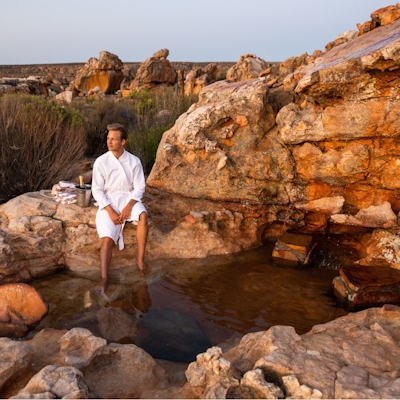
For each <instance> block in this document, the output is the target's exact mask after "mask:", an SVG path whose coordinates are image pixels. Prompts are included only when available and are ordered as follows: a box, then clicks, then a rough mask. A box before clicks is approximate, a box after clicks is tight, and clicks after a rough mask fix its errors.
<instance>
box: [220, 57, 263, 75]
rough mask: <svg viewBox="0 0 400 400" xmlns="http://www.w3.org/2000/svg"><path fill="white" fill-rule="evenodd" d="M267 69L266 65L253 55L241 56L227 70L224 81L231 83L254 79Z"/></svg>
mask: <svg viewBox="0 0 400 400" xmlns="http://www.w3.org/2000/svg"><path fill="white" fill-rule="evenodd" d="M267 67H268V65H267V63H266V62H265V61H264V60H263V59H262V58H260V57H257V56H256V55H255V54H243V55H242V56H241V57H240V59H239V61H238V62H237V64H236V65H234V66H233V67H231V68H229V69H228V72H227V73H226V79H228V80H229V81H233V82H238V81H246V80H249V79H255V78H258V77H259V75H260V73H261V72H262V71H264V70H265V69H266V68H267Z"/></svg>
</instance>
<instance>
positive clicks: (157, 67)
mask: <svg viewBox="0 0 400 400" xmlns="http://www.w3.org/2000/svg"><path fill="white" fill-rule="evenodd" d="M168 54H169V51H168V50H167V49H162V50H159V51H157V52H156V53H154V54H153V56H152V57H150V58H147V59H146V60H145V61H144V62H143V63H142V64H141V65H140V67H139V69H138V71H137V73H136V76H135V78H134V79H133V80H132V82H131V83H130V85H129V90H130V91H137V90H141V89H146V88H147V89H153V88H156V87H158V86H160V85H161V86H162V87H165V86H171V85H174V84H175V82H176V71H175V68H174V67H173V66H172V64H171V63H170V62H169V60H167V57H168Z"/></svg>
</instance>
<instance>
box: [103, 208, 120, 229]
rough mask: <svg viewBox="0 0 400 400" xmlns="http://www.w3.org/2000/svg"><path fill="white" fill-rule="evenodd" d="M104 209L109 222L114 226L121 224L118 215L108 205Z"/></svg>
mask: <svg viewBox="0 0 400 400" xmlns="http://www.w3.org/2000/svg"><path fill="white" fill-rule="evenodd" d="M105 209H106V211H107V212H108V215H109V216H110V218H111V221H112V222H114V224H115V225H119V224H121V222H120V215H119V214H118V213H117V212H116V211H115V210H114V209H113V208H112V207H111V206H110V205H108V206H107V207H105Z"/></svg>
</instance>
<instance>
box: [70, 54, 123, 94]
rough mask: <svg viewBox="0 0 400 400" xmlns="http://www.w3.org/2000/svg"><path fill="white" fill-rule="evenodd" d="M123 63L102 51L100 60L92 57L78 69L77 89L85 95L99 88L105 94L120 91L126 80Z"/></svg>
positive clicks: (114, 56) (75, 82)
mask: <svg viewBox="0 0 400 400" xmlns="http://www.w3.org/2000/svg"><path fill="white" fill-rule="evenodd" d="M122 68H123V64H122V61H121V60H120V59H119V58H118V56H116V55H115V54H112V53H109V52H108V51H101V52H100V56H99V58H98V59H97V58H95V57H91V58H89V60H88V61H87V62H86V64H85V65H84V66H83V67H82V68H80V69H78V71H77V72H76V76H75V81H74V84H75V89H76V90H77V91H78V92H80V93H83V94H86V93H87V92H88V91H89V90H91V89H93V88H95V87H96V86H99V87H100V88H101V90H102V91H103V92H104V93H112V92H115V91H117V90H119V88H120V85H121V82H122V80H123V78H124V76H123V72H122Z"/></svg>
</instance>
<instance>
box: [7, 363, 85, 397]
mask: <svg viewBox="0 0 400 400" xmlns="http://www.w3.org/2000/svg"><path fill="white" fill-rule="evenodd" d="M10 398H11V399H54V398H56V399H64V398H66V399H87V398H89V389H88V387H87V385H86V384H85V382H84V379H83V375H82V373H81V372H80V371H79V370H77V369H76V368H74V367H61V366H59V365H48V366H46V367H44V368H43V369H42V370H41V371H40V372H38V373H37V374H36V375H35V376H34V377H33V378H32V379H31V380H30V381H29V382H28V384H27V385H26V386H25V387H24V388H23V389H22V390H21V391H20V392H19V393H18V394H17V395H16V396H12V397H10Z"/></svg>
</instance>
